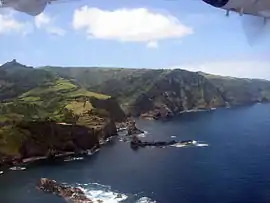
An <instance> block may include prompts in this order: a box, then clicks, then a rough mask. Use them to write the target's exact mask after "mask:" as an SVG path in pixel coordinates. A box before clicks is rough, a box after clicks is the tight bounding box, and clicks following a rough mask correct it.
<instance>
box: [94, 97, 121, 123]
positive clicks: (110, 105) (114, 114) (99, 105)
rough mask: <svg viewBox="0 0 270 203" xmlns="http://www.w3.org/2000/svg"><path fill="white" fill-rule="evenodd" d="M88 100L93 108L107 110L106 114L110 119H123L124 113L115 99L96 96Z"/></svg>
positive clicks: (118, 120) (117, 120) (119, 120)
mask: <svg viewBox="0 0 270 203" xmlns="http://www.w3.org/2000/svg"><path fill="white" fill-rule="evenodd" d="M90 101H91V104H92V106H93V107H94V108H96V109H103V110H105V111H107V112H108V114H109V115H108V116H109V117H110V118H111V119H112V120H114V121H116V122H121V121H123V120H125V118H126V115H125V113H124V111H123V110H122V109H121V107H120V106H119V104H118V103H117V101H116V100H115V99H113V98H109V99H106V100H100V99H97V98H91V99H90Z"/></svg>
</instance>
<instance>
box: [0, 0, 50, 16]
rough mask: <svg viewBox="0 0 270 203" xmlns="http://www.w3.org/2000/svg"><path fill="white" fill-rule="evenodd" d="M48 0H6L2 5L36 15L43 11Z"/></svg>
mask: <svg viewBox="0 0 270 203" xmlns="http://www.w3.org/2000/svg"><path fill="white" fill-rule="evenodd" d="M47 3H48V0H6V1H5V3H4V5H5V6H6V7H12V8H14V9H15V10H17V11H20V12H24V13H27V14H29V15H32V16H36V15H38V14H40V13H42V12H43V11H44V9H45V8H46V5H47Z"/></svg>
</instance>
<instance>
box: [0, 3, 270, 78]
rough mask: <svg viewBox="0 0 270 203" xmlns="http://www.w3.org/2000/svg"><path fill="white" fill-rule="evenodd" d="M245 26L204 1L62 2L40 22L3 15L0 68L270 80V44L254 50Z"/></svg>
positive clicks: (6, 12) (241, 20)
mask: <svg viewBox="0 0 270 203" xmlns="http://www.w3.org/2000/svg"><path fill="white" fill-rule="evenodd" d="M29 1H31V0H29ZM61 1H62V2H61ZM64 1H65V2H64ZM246 19H247V18H243V17H240V16H239V15H237V14H231V15H230V16H229V17H226V16H225V11H223V10H221V9H217V8H214V7H211V6H210V5H208V4H206V3H204V2H203V1H202V0H147V1H146V0H136V1H134V0H73V1H72V0H59V3H55V4H51V5H49V6H47V7H46V9H45V11H44V12H43V13H41V14H40V15H38V16H36V17H33V16H29V15H27V14H24V13H21V12H17V11H14V10H12V9H1V10H0V47H1V48H0V64H3V63H5V62H7V61H10V60H12V59H17V61H18V62H20V63H23V64H26V65H31V66H34V67H37V66H44V65H53V66H76V67H83V66H87V67H89V66H95V67H96V66H106V67H108V66H109V67H126V68H182V69H186V70H191V71H204V72H208V73H213V74H219V75H226V76H235V77H249V78H262V79H269V80H270V57H269V53H270V46H269V45H270V40H269V39H268V38H266V37H264V38H262V39H263V40H257V42H255V43H254V42H252V43H251V42H250V41H249V38H247V35H246V34H245V32H244V29H243V28H244V26H243V25H246V24H245V22H247V20H246ZM269 27H270V26H269ZM269 30H270V29H269ZM250 33H251V32H250ZM253 39H254V38H253Z"/></svg>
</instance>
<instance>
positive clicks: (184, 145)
mask: <svg viewBox="0 0 270 203" xmlns="http://www.w3.org/2000/svg"><path fill="white" fill-rule="evenodd" d="M171 146H172V147H177V148H180V147H190V146H194V147H208V146H209V145H208V144H206V143H202V142H199V141H196V140H194V143H193V144H190V145H186V144H183V143H176V144H173V145H171Z"/></svg>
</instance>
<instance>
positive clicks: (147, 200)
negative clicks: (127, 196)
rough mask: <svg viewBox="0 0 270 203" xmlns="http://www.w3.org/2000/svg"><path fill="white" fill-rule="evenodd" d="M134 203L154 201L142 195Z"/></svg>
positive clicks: (150, 202)
mask: <svg viewBox="0 0 270 203" xmlns="http://www.w3.org/2000/svg"><path fill="white" fill-rule="evenodd" d="M136 203H156V201H153V200H151V199H150V198H148V197H142V198H140V199H139V200H137V201H136Z"/></svg>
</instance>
